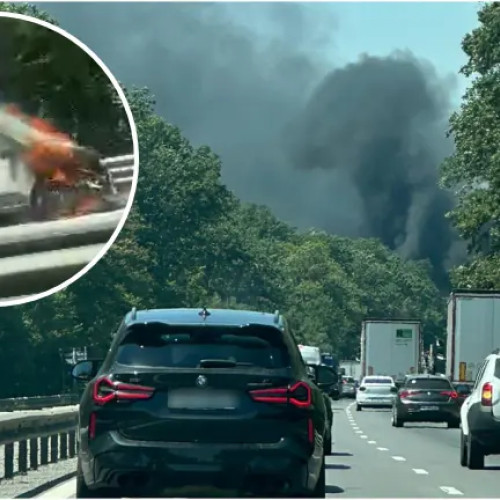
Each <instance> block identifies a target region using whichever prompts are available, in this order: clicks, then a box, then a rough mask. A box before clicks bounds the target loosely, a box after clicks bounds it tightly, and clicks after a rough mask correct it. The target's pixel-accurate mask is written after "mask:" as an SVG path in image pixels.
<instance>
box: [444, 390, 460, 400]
mask: <svg viewBox="0 0 500 500" xmlns="http://www.w3.org/2000/svg"><path fill="white" fill-rule="evenodd" d="M441 396H448V397H449V398H451V399H457V398H458V393H457V391H442V392H441Z"/></svg>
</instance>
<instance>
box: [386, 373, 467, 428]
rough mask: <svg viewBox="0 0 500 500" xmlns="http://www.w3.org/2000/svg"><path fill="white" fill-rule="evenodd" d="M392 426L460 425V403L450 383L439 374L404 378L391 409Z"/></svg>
mask: <svg viewBox="0 0 500 500" xmlns="http://www.w3.org/2000/svg"><path fill="white" fill-rule="evenodd" d="M391 422H392V425H393V426H394V427H403V425H404V424H405V423H406V422H446V423H447V424H448V427H450V428H458V427H459V425H460V402H459V400H458V394H457V391H456V390H455V388H454V387H453V385H452V384H451V382H450V381H449V380H448V379H447V378H446V377H443V376H440V375H427V374H422V375H411V376H407V377H406V379H405V382H404V384H403V386H402V387H401V388H400V390H399V392H398V393H397V395H396V397H395V399H394V404H393V407H392V418H391Z"/></svg>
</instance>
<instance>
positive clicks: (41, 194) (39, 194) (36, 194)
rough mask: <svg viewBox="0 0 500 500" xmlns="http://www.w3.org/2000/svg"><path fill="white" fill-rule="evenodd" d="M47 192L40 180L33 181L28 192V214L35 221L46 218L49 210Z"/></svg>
mask: <svg viewBox="0 0 500 500" xmlns="http://www.w3.org/2000/svg"><path fill="white" fill-rule="evenodd" d="M48 202H49V192H48V191H47V188H46V187H45V184H44V183H42V182H35V185H34V186H33V188H32V189H31V193H30V214H31V218H32V219H33V220H36V221H42V220H46V219H47V217H48V212H49V203H48Z"/></svg>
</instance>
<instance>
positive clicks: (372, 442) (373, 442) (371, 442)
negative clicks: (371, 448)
mask: <svg viewBox="0 0 500 500" xmlns="http://www.w3.org/2000/svg"><path fill="white" fill-rule="evenodd" d="M368 444H377V441H368Z"/></svg>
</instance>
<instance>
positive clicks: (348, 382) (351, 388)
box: [340, 376, 356, 398]
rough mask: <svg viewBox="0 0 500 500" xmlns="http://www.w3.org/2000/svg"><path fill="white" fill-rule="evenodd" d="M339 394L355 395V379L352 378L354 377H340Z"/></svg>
mask: <svg viewBox="0 0 500 500" xmlns="http://www.w3.org/2000/svg"><path fill="white" fill-rule="evenodd" d="M340 396H341V397H343V398H354V397H356V381H355V380H354V377H347V376H344V377H342V385H341V388H340Z"/></svg>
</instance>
